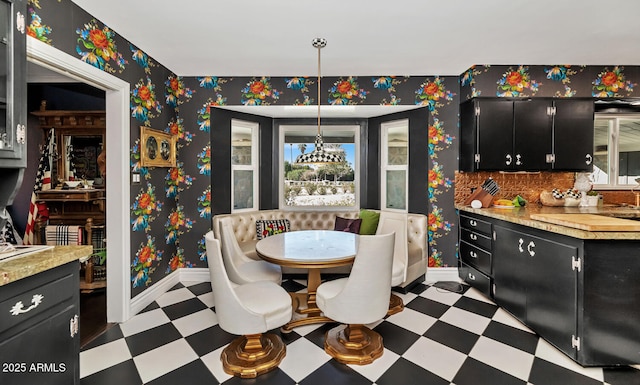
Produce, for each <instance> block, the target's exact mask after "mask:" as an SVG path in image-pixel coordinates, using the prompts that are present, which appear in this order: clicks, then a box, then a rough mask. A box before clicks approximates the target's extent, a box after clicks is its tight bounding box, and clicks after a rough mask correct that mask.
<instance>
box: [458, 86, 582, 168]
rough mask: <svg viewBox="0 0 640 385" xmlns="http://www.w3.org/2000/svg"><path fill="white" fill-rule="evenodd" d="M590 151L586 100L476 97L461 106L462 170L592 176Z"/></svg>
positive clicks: (460, 166) (460, 164) (460, 163)
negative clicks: (564, 173) (578, 173)
mask: <svg viewBox="0 0 640 385" xmlns="http://www.w3.org/2000/svg"><path fill="white" fill-rule="evenodd" d="M576 135H579V136H576ZM576 144H577V145H576ZM592 152H593V101H592V100H590V99H589V100H586V99H582V100H581V99H575V100H574V99H563V100H557V99H551V98H532V99H504V98H497V99H496V98H476V99H471V100H468V101H465V102H463V103H461V105H460V157H459V168H460V170H461V171H544V170H566V171H569V170H571V171H590V170H591V167H592V166H591V160H592V157H591V154H592ZM585 162H586V163H585Z"/></svg>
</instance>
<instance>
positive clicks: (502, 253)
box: [493, 226, 579, 360]
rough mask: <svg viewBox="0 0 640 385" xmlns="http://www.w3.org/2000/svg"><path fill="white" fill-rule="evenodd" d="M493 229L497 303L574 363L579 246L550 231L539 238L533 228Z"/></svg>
mask: <svg viewBox="0 0 640 385" xmlns="http://www.w3.org/2000/svg"><path fill="white" fill-rule="evenodd" d="M493 229H494V232H495V238H494V253H495V255H496V258H495V259H494V266H493V269H494V285H495V286H494V299H495V301H496V303H497V304H498V305H500V306H502V307H503V308H504V309H506V310H507V311H509V312H510V313H512V314H513V315H514V316H515V317H516V318H518V319H520V320H521V321H522V322H523V323H525V324H527V325H528V326H529V327H530V328H531V329H533V330H535V331H536V333H538V334H539V335H540V336H542V337H543V338H545V339H546V340H547V341H549V342H550V343H552V344H553V345H555V346H556V347H557V348H558V349H560V350H562V351H563V352H564V353H565V354H567V355H569V356H570V357H571V358H573V359H574V360H575V359H576V349H575V345H576V344H577V342H576V341H577V338H578V337H577V331H576V327H577V323H576V315H577V303H578V302H577V296H576V293H577V285H578V270H577V266H578V261H579V254H578V246H577V245H576V244H575V243H576V242H575V241H573V242H571V240H570V239H564V238H565V237H557V236H554V235H553V234H550V233H547V234H542V235H543V237H541V236H536V235H533V234H532V233H533V232H534V231H533V229H527V231H526V232H520V231H516V230H512V229H509V228H506V227H503V226H494V227H493ZM554 238H563V239H555V240H554ZM567 242H568V243H567Z"/></svg>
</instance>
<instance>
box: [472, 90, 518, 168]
mask: <svg viewBox="0 0 640 385" xmlns="http://www.w3.org/2000/svg"><path fill="white" fill-rule="evenodd" d="M476 102H477V109H476V114H477V130H478V137H477V143H476V145H477V154H478V155H479V157H480V159H479V161H478V162H477V170H509V169H512V168H513V167H514V163H515V160H514V158H513V102H512V101H510V100H492V99H479V100H476Z"/></svg>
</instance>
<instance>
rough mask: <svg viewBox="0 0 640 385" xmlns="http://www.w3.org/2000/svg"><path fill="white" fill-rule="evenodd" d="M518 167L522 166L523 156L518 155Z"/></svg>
mask: <svg viewBox="0 0 640 385" xmlns="http://www.w3.org/2000/svg"><path fill="white" fill-rule="evenodd" d="M516 165H517V166H522V156H520V154H516Z"/></svg>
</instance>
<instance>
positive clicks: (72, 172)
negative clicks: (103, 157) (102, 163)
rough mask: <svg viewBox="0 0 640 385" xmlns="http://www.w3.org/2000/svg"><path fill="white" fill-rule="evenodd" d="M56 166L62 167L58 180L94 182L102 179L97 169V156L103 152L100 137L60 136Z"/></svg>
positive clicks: (101, 138)
mask: <svg viewBox="0 0 640 385" xmlns="http://www.w3.org/2000/svg"><path fill="white" fill-rule="evenodd" d="M58 143H60V145H59V147H58V156H59V161H58V164H59V165H60V164H61V165H62V167H61V168H60V172H59V173H58V179H62V180H68V179H70V177H71V176H73V177H74V178H75V179H87V180H95V179H96V178H102V177H103V175H101V173H100V170H99V168H98V155H100V153H101V152H102V150H103V148H104V147H103V146H104V143H103V137H102V135H61V140H60V141H59V142H58Z"/></svg>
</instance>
